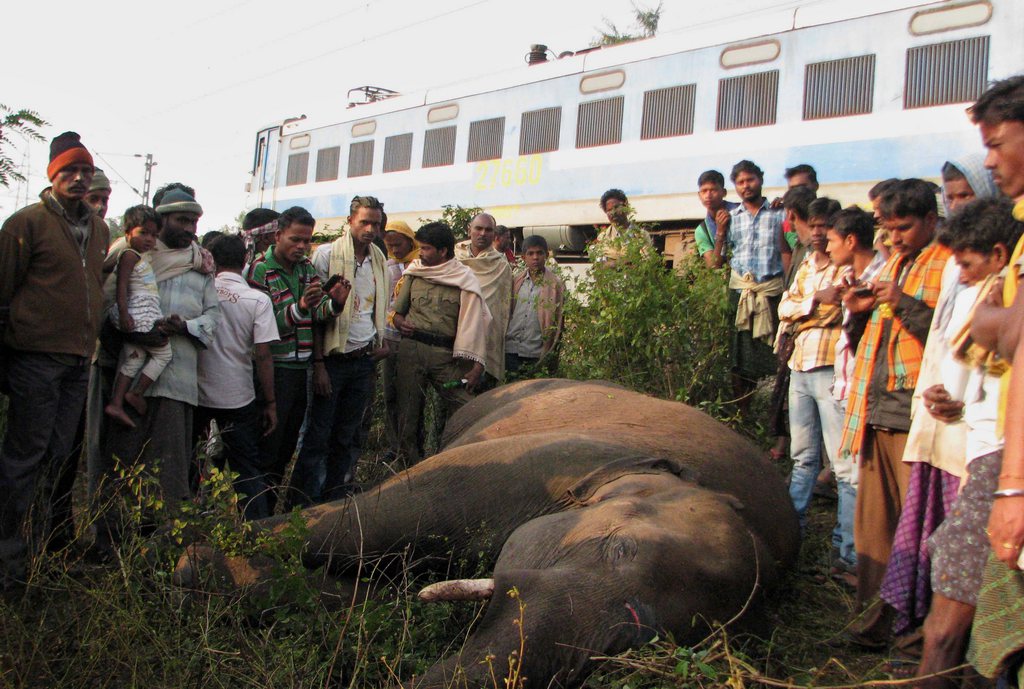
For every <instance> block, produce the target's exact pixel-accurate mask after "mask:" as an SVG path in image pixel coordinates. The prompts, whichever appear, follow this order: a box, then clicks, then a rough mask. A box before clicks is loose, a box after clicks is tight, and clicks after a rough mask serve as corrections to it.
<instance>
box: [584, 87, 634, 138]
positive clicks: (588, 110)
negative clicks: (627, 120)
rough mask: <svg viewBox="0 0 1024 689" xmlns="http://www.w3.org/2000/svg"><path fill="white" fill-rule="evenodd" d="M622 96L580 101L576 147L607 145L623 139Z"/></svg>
mask: <svg viewBox="0 0 1024 689" xmlns="http://www.w3.org/2000/svg"><path fill="white" fill-rule="evenodd" d="M624 100H625V99H624V98H623V97H622V96H616V97H615V98H605V99H603V100H593V101H590V102H589V103H580V107H579V117H578V118H577V120H576V148H588V147H590V146H607V145H608V144H617V143H619V142H620V141H622V104H623V102H624Z"/></svg>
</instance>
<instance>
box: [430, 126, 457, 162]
mask: <svg viewBox="0 0 1024 689" xmlns="http://www.w3.org/2000/svg"><path fill="white" fill-rule="evenodd" d="M454 163H455V125H452V126H451V127H438V128H437V129H428V130H427V131H426V132H424V134H423V167H440V166H442V165H452V164H454Z"/></svg>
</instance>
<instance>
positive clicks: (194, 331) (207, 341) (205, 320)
mask: <svg viewBox="0 0 1024 689" xmlns="http://www.w3.org/2000/svg"><path fill="white" fill-rule="evenodd" d="M218 323H220V300H219V299H218V298H217V286H216V284H215V283H214V279H213V276H212V275H204V276H203V311H202V313H201V314H200V315H199V316H197V317H195V318H189V319H188V320H186V321H185V332H184V333H183V334H187V335H189V336H190V337H191V338H192V340H193V344H195V345H196V346H197V347H202V348H203V349H206V348H207V347H209V346H210V345H211V344H213V336H214V334H215V333H216V332H217V324H218Z"/></svg>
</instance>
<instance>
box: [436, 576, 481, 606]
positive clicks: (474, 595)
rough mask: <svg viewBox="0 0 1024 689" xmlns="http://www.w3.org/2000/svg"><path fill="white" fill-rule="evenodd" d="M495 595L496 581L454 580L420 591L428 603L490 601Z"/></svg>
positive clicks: (440, 582)
mask: <svg viewBox="0 0 1024 689" xmlns="http://www.w3.org/2000/svg"><path fill="white" fill-rule="evenodd" d="M493 593H494V579H452V580H450V581H439V582H437V583H436V584H431V585H430V586H427V587H425V588H424V589H423V590H422V591H420V594H419V598H420V600H422V601H426V602H427V603H436V602H439V601H453V600H488V599H490V597H491V595H492V594H493Z"/></svg>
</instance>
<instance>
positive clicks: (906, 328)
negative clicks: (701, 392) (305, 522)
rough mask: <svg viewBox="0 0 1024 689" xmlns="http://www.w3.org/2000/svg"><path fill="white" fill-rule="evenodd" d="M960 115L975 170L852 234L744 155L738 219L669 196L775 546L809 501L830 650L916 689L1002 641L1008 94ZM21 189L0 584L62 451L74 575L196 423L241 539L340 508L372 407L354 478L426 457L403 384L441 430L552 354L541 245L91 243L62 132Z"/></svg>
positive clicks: (873, 196) (9, 343)
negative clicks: (826, 577) (304, 512)
mask: <svg viewBox="0 0 1024 689" xmlns="http://www.w3.org/2000/svg"><path fill="white" fill-rule="evenodd" d="M969 113H970V116H971V118H972V119H973V121H974V122H975V123H976V124H977V126H978V128H979V130H980V134H981V140H982V144H983V145H984V147H985V149H987V152H982V150H981V147H979V152H978V153H977V154H974V155H969V156H966V157H964V158H962V159H958V160H950V161H949V162H947V163H946V164H945V165H944V166H943V167H942V169H941V170H936V173H937V175H941V178H942V186H941V187H937V186H936V185H934V184H932V183H930V182H927V181H924V180H920V179H889V180H885V181H882V182H880V183H878V184H877V185H875V186H874V187H873V188H872V189H871V192H870V193H869V198H868V199H867V200H868V201H870V203H871V207H872V209H873V212H871V211H867V210H864V209H862V208H861V207H859V206H856V205H854V206H848V207H846V208H843V207H842V206H841V204H840V203H839V202H838V201H836V200H833V199H830V198H827V197H821V196H818V180H817V171H816V170H815V169H814V168H813V167H811V166H810V165H806V164H803V165H798V166H795V167H793V168H789V169H788V170H786V174H785V177H786V179H787V181H788V183H789V189H788V190H787V191H786V193H785V194H784V195H783V196H782V198H781V199H776V200H774V201H773V200H769V199H768V198H766V197H765V196H764V194H763V191H762V186H763V181H764V172H763V171H762V170H761V168H760V167H758V165H757V164H756V163H754V162H753V161H750V160H741V161H740V162H738V163H736V164H735V165H734V166H733V167H732V169H731V173H730V175H729V178H730V181H731V182H732V186H733V188H734V190H735V193H736V195H737V196H738V201H736V202H733V201H729V200H727V199H726V196H727V190H726V180H725V176H724V175H723V174H722V173H721V172H719V171H717V170H708V171H706V172H704V173H703V174H701V175H700V176H699V178H698V179H697V180H696V183H697V188H698V193H699V197H700V200H701V202H702V203H703V205H704V206H705V208H706V210H707V215H706V217H705V218H704V220H703V221H702V222H701V223H700V225H699V226H698V227H697V228H696V230H695V234H694V238H695V246H696V252H697V254H698V255H699V256H700V258H701V260H702V262H703V264H704V266H706V268H707V269H709V270H727V271H728V276H729V279H728V297H729V303H730V307H731V312H732V323H733V328H732V336H731V349H730V351H731V356H732V370H733V376H734V388H735V392H736V393H737V394H736V396H737V399H739V400H741V403H742V401H744V400H749V399H750V396H751V393H752V391H753V390H754V388H755V387H756V386H757V385H758V383H759V381H761V380H763V379H765V378H774V387H773V394H772V430H773V432H774V434H775V435H776V436H777V437H778V440H777V442H776V445H775V446H774V447H773V448H772V453H773V456H775V457H776V458H777V459H779V458H782V457H784V456H785V455H786V454H788V455H789V457H791V459H792V470H791V474H790V481H789V490H790V495H791V498H792V501H793V506H794V508H795V510H796V513H797V515H798V517H799V520H800V524H801V528H804V526H805V525H806V521H807V515H808V511H809V509H810V507H811V501H812V495H813V494H814V493H815V491H816V490H817V489H818V488H819V487H820V486H821V485H822V483H823V482H824V483H827V482H828V481H829V480H830V479H829V478H828V475H829V474H830V475H831V477H832V480H834V481H835V486H836V498H837V512H836V514H837V518H836V524H835V528H834V530H833V533H832V546H833V548H832V557H831V562H830V573H831V574H832V575H833V576H834V577H836V578H837V579H838V580H840V581H841V582H843V583H844V584H845V585H847V586H850V587H851V588H853V589H855V591H856V605H857V616H856V619H854V620H853V621H852V622H851V623H850V625H849V626H848V630H847V635H848V636H847V641H849V642H850V643H852V644H856V645H859V646H863V647H868V648H874V649H884V648H896V649H898V650H899V651H900V652H902V653H904V654H905V655H906V657H907V658H913V659H915V660H914V661H913V662H914V665H915V666H916V668H917V673H918V676H919V677H920V685H921V686H935V687H938V686H947V685H950V686H951V685H952V684H954V683H955V682H956V681H957V680H958V678H957V677H956V676H954V675H953V674H951V673H949V672H948V671H949V670H951V669H955V668H957V667H959V666H960V665H961V664H962V663H963V660H964V657H965V654H966V651H967V642H968V639H969V638H970V633H971V630H972V627H973V629H974V637H975V640H976V644H975V652H974V654H973V655H972V662H974V663H975V665H976V666H977V667H979V669H985V670H991V669H992V668H997V667H1002V665H1000V664H999V663H1001V662H1002V660H1003V659H1004V658H1005V657H1006V656H1007V655H1008V654H1009V653H1010V652H1012V651H1014V650H1016V647H1015V646H1013V644H1014V643H1017V642H1016V641H1014V642H1008V641H1007V640H1006V639H1007V636H1006V634H1004V633H999V632H997V631H993V625H992V624H991V610H989V609H987V608H986V606H989V607H991V606H992V605H999V606H1002V607H1001V610H1002V613H1001V614H1000V620H1001V622H1000V624H1005V623H1006V622H1007V619H1008V618H1007V612H1006V611H1009V614H1010V615H1011V617H1010V618H1009V620H1010V622H1013V623H1014V624H1017V625H1018V626H1017V627H1016V628H1015V631H1016V632H1017V633H1020V634H1024V617H1022V616H1021V613H1022V612H1024V597H1022V596H1021V592H1022V590H1024V589H1022V588H1021V581H1022V580H1021V579H1020V575H1019V571H1018V565H1017V559H1018V557H1020V554H1021V547H1022V544H1024V501H1022V498H1024V398H1022V396H1024V373H1022V372H1021V371H1022V369H1021V367H1017V368H1016V369H1014V368H1013V366H1012V363H1013V360H1014V356H1015V354H1017V350H1019V348H1020V347H1024V340H1020V339H1019V338H1018V334H1019V331H1020V328H1021V323H1022V319H1021V317H1022V315H1024V297H1021V298H1018V295H1017V285H1018V282H1019V280H1020V276H1021V275H1022V274H1024V269H1022V265H1021V252H1022V249H1024V239H1022V238H1021V235H1022V229H1024V225H1022V223H1024V76H1019V77H1014V78H1011V79H1008V80H1005V81H1002V82H998V83H996V84H994V85H993V86H992V87H991V88H990V89H989V90H988V91H986V92H985V93H984V94H983V95H982V96H981V98H980V99H979V100H978V101H977V102H976V103H975V104H974V105H973V106H972V107H971V108H970V110H969ZM47 173H48V176H49V178H50V180H51V186H50V187H49V188H48V189H46V190H45V191H43V192H42V194H41V195H40V201H39V202H38V203H36V204H33V205H31V206H28V207H27V208H24V209H22V210H20V211H18V212H17V213H15V214H14V215H12V216H11V217H10V218H9V219H8V220H7V221H6V222H5V223H4V224H3V228H2V230H0V325H2V329H3V334H4V338H3V356H2V373H0V381H2V385H3V391H4V392H5V393H6V394H7V395H8V399H9V410H8V420H7V431H6V436H5V438H4V441H3V447H2V450H0V565H2V567H3V572H2V573H3V578H4V582H5V584H6V583H10V582H15V581H18V580H19V578H22V577H23V576H24V570H25V566H26V563H27V562H29V561H30V560H31V558H32V557H34V555H35V554H36V553H37V552H39V551H40V550H42V549H43V548H49V549H61V548H64V547H66V546H67V545H68V544H69V543H70V541H71V540H72V539H73V528H72V520H71V509H70V504H71V488H72V484H73V482H74V480H75V475H76V472H77V465H78V455H79V453H78V452H77V451H76V450H77V448H79V447H83V448H84V452H83V453H82V454H83V455H84V456H85V457H86V463H87V475H88V477H89V489H88V491H89V494H90V496H91V497H92V498H93V503H94V504H95V505H98V506H103V508H102V509H100V510H99V514H98V516H97V517H96V518H95V525H96V529H95V531H96V533H95V545H94V546H93V547H94V548H95V549H96V550H97V552H99V553H101V554H102V553H103V552H109V551H110V549H111V548H112V547H113V546H114V545H116V543H117V542H118V541H119V540H120V539H121V538H122V536H123V534H122V533H121V529H122V528H123V524H124V521H123V519H121V518H120V515H119V514H118V511H117V509H115V508H114V506H116V505H117V500H116V499H115V498H116V492H117V490H118V488H119V487H120V484H121V483H123V482H121V481H119V480H118V476H119V475H120V476H123V472H124V465H123V464H122V460H124V461H130V462H141V463H142V464H144V465H146V466H150V467H158V468H159V471H158V473H157V476H158V480H159V484H160V489H161V491H162V498H163V500H165V501H167V502H168V503H170V504H173V503H174V502H176V501H179V502H180V501H184V500H187V499H188V498H189V497H190V496H192V495H194V493H195V491H196V487H197V484H198V482H199V481H200V480H201V477H200V476H199V472H198V470H197V467H199V466H201V462H200V461H197V452H205V451H206V450H207V448H209V447H210V443H209V442H207V438H208V437H209V436H210V433H211V429H212V428H213V427H214V426H215V427H216V428H217V429H219V436H220V441H221V442H220V445H221V446H222V450H221V451H220V452H218V453H216V456H215V457H214V461H215V462H216V463H217V464H218V465H219V466H220V467H222V468H223V467H228V468H230V470H231V472H233V474H234V476H235V480H234V485H235V489H236V491H237V493H238V495H239V497H240V506H241V508H242V510H243V511H244V516H245V517H246V518H248V519H257V518H262V517H267V516H270V515H272V514H274V513H275V511H279V510H282V509H283V510H290V509H292V508H293V507H303V506H307V505H311V504H316V503H319V502H322V501H327V500H334V499H337V498H340V497H344V496H346V495H349V494H351V493H352V492H353V491H355V490H358V484H357V483H356V468H357V463H358V461H359V458H360V454H361V453H362V451H363V449H364V446H365V444H366V434H367V428H368V425H369V421H370V419H372V417H373V410H374V407H375V398H376V397H377V391H378V389H379V390H381V391H382V394H381V395H380V398H381V399H379V400H378V401H377V406H381V407H382V408H383V418H384V426H385V436H386V442H387V446H388V447H387V452H386V453H385V455H384V461H389V462H391V461H393V462H394V463H395V464H394V466H395V468H401V467H407V466H409V465H411V464H413V463H415V462H417V461H419V460H420V459H421V458H422V456H423V453H424V436H425V430H424V426H425V420H424V407H425V400H426V393H427V391H428V389H430V388H432V389H434V390H435V391H436V393H437V395H438V397H439V399H440V400H441V406H442V415H443V417H444V418H448V417H449V416H450V415H451V414H452V413H453V412H454V411H455V410H457V409H458V408H459V407H460V406H461V405H463V404H465V403H466V402H467V401H469V400H470V399H471V398H472V397H473V396H474V395H475V394H478V393H479V392H481V391H484V390H488V389H490V388H493V387H495V386H497V385H501V384H503V383H504V382H507V381H508V380H512V379H515V378H517V377H522V376H532V375H537V374H540V373H543V372H546V371H550V370H552V365H553V362H554V361H555V359H556V357H557V351H558V342H559V338H560V336H561V332H562V320H563V319H562V306H563V303H564V298H565V287H564V285H563V283H562V281H561V279H560V278H559V277H558V275H557V274H556V272H555V271H553V270H552V269H551V268H550V263H549V258H550V252H549V250H548V246H547V244H546V242H545V240H544V239H543V238H542V237H540V236H528V237H525V239H524V241H523V242H522V246H521V247H519V249H520V253H519V254H518V255H516V253H515V252H514V251H513V250H512V248H511V239H510V235H509V231H508V229H507V228H504V227H501V226H499V225H498V224H497V223H496V221H495V218H494V217H493V216H492V215H490V214H488V213H485V212H481V213H478V214H476V215H475V216H474V217H473V218H472V219H471V220H470V222H469V224H468V228H467V229H468V239H466V240H464V241H461V242H456V238H455V235H454V233H453V231H452V228H450V227H449V226H448V225H446V224H444V223H442V222H429V223H426V224H424V225H423V226H421V227H420V228H419V229H417V230H415V231H413V229H412V228H411V227H410V226H409V225H408V224H407V223H405V222H402V221H397V220H396V221H392V222H389V221H388V219H387V216H386V214H385V211H384V205H383V204H382V203H381V201H379V200H378V199H377V198H375V197H372V196H356V197H354V198H353V199H352V201H351V204H350V209H349V210H350V212H349V216H348V218H347V224H346V228H345V230H344V231H343V232H342V233H341V234H340V235H339V236H338V237H337V238H336V239H334V240H333V241H330V242H328V243H324V244H321V245H320V246H318V247H316V248H315V250H314V240H313V234H314V227H315V219H314V218H313V217H312V215H310V213H309V212H308V211H307V210H305V209H303V208H301V207H293V208H289V209H287V210H285V211H283V212H281V213H278V212H276V211H272V210H268V209H262V208H261V209H256V210H253V211H251V212H250V213H249V214H248V215H247V216H246V217H245V220H244V222H243V227H242V231H241V232H240V233H224V234H222V233H207V234H206V235H204V236H203V237H202V240H201V242H200V240H199V239H198V238H197V224H198V221H199V218H200V216H201V215H202V207H201V206H200V204H199V203H198V201H197V199H196V192H195V190H194V189H192V188H190V187H188V186H186V185H183V184H178V183H175V184H170V185H167V186H166V187H163V188H162V189H160V190H159V191H158V192H157V193H156V194H155V195H154V198H153V205H152V207H150V206H135V207H133V208H130V209H128V210H127V211H126V212H125V214H124V221H123V225H124V227H125V236H124V237H123V238H120V239H118V240H117V241H115V242H113V243H111V242H110V238H109V231H108V227H107V225H106V223H105V222H104V221H103V217H104V216H105V214H106V211H107V203H108V200H109V196H110V183H109V181H108V180H107V179H106V177H105V176H104V175H103V174H102V172H101V171H98V170H96V169H95V167H94V166H93V160H92V157H91V155H90V154H89V152H88V150H87V148H86V147H85V146H84V145H83V144H82V142H81V140H80V138H79V136H78V135H77V134H75V133H73V132H65V133H63V134H61V135H59V136H58V137H56V138H55V139H54V140H53V141H52V143H51V148H50V163H49V166H48V169H47ZM937 196H941V199H942V205H943V206H944V207H943V208H942V209H941V211H942V212H940V206H939V204H938V202H937ZM599 203H600V206H601V209H602V210H603V211H604V212H605V213H606V214H607V217H608V220H609V223H610V224H609V225H608V226H607V227H606V228H605V229H603V230H602V231H601V233H600V236H599V246H601V247H602V249H601V251H600V252H599V254H600V255H599V256H598V257H597V264H598V267H597V268H596V269H612V270H629V269H630V266H629V263H628V261H627V260H624V258H623V254H622V252H621V243H620V242H617V240H618V239H620V238H627V237H638V238H640V239H641V241H643V242H644V245H643V249H642V250H643V251H647V250H648V248H649V247H650V248H653V245H652V244H651V243H650V238H649V237H648V236H647V235H646V233H645V232H644V231H643V230H642V229H640V228H638V227H637V226H635V225H634V224H633V223H632V221H631V220H630V217H631V216H630V213H629V202H628V199H627V198H626V195H625V194H624V193H623V192H622V191H621V190H618V189H610V190H608V191H607V192H606V193H605V194H604V195H603V196H602V197H601V199H600V202H599ZM1015 204H1016V205H1015ZM378 382H379V385H378ZM787 439H788V441H787ZM787 444H788V453H787V451H786V447H787ZM293 461H294V463H293ZM290 465H292V468H291V475H290V480H289V481H288V482H287V484H286V483H285V475H286V473H287V471H288V468H289V466H290ZM278 503H280V504H278ZM1000 568H1001V569H1000ZM1014 586H1016V587H1017V588H1016V589H1014V588H1013V587H1014ZM1007 591H1010V593H1006V592H1007ZM1014 591H1015V593H1014ZM979 592H982V594H983V595H981V596H980V597H979ZM1000 596H1002V597H1000ZM983 621H985V624H983V623H982V622H983ZM1000 629H1002V628H1000ZM1014 638H1015V637H1014ZM996 657H998V662H997V661H996V660H993V658H996Z"/></svg>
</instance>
